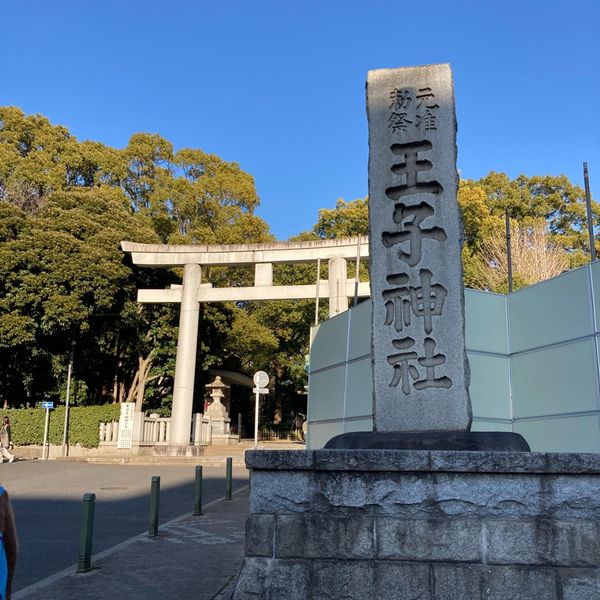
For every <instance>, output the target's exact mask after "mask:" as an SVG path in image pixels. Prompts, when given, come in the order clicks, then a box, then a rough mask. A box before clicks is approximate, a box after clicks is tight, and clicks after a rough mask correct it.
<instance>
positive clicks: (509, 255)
mask: <svg viewBox="0 0 600 600" xmlns="http://www.w3.org/2000/svg"><path fill="white" fill-rule="evenodd" d="M504 218H505V221H506V264H507V265H508V293H509V294H510V293H511V292H512V291H513V281H512V279H513V277H512V253H511V248H510V217H509V216H508V210H507V211H506V212H505V213H504Z"/></svg>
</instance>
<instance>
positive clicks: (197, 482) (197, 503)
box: [193, 465, 202, 517]
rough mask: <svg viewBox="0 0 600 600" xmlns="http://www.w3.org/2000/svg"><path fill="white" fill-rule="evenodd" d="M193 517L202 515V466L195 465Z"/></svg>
mask: <svg viewBox="0 0 600 600" xmlns="http://www.w3.org/2000/svg"><path fill="white" fill-rule="evenodd" d="M193 515H194V517H199V516H200V515H202V467H201V466H200V465H198V466H196V477H195V479H194V513H193Z"/></svg>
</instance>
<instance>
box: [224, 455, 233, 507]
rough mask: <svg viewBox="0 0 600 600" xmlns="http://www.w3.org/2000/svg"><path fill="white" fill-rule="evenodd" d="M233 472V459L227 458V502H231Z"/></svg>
mask: <svg viewBox="0 0 600 600" xmlns="http://www.w3.org/2000/svg"><path fill="white" fill-rule="evenodd" d="M232 470H233V458H231V456H229V457H228V458H227V464H226V469H225V500H231V474H232Z"/></svg>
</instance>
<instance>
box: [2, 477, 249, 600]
mask: <svg viewBox="0 0 600 600" xmlns="http://www.w3.org/2000/svg"><path fill="white" fill-rule="evenodd" d="M248 497H249V488H248V486H246V487H244V488H242V489H240V490H238V491H237V492H236V493H235V494H234V495H233V499H232V500H231V501H224V500H222V499H220V500H216V501H214V502H212V503H210V504H207V505H206V506H205V507H203V509H202V510H203V512H204V515H203V516H201V517H193V516H191V515H189V514H188V515H184V516H182V517H179V518H177V519H174V520H173V521H170V522H169V523H165V524H164V525H161V526H160V528H159V536H158V537H157V538H149V537H148V535H147V533H143V534H141V535H138V536H136V537H134V538H131V539H129V540H127V541H125V542H122V543H121V544H118V545H117V546H114V547H113V548H110V549H108V550H106V551H104V552H102V553H100V554H98V555H96V556H93V557H92V571H90V572H89V573H85V574H81V575H76V574H75V566H73V567H72V568H71V569H68V570H65V571H63V572H61V573H57V574H55V575H52V576H51V577H48V578H47V579H45V580H43V581H41V582H38V583H35V584H33V585H31V586H29V587H28V588H24V589H22V590H20V591H18V592H16V593H15V594H13V596H12V598H13V600H21V599H27V600H47V599H48V598H60V599H61V600H83V599H85V600H106V599H107V598H113V599H119V598H127V599H128V600H148V598H161V599H163V600H170V599H173V600H220V599H221V598H223V596H224V595H225V592H226V591H228V588H230V587H231V584H232V581H233V578H234V577H235V575H236V574H237V571H238V569H239V567H240V565H241V563H242V559H243V556H244V536H245V533H244V531H245V521H246V518H247V517H248Z"/></svg>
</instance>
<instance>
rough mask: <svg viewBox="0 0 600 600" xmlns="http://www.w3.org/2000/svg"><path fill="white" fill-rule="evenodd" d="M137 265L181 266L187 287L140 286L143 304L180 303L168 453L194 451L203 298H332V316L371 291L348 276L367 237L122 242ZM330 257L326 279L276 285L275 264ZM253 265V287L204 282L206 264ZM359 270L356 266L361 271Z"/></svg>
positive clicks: (365, 246)
mask: <svg viewBox="0 0 600 600" xmlns="http://www.w3.org/2000/svg"><path fill="white" fill-rule="evenodd" d="M121 248H122V249H123V251H124V252H129V253H131V258H132V261H133V263H134V264H136V265H139V266H146V267H175V266H179V267H181V266H183V285H181V286H173V287H171V288H170V289H163V290H138V297H137V300H138V302H141V303H147V304H151V303H176V302H178V303H180V304H181V309H180V315H179V336H178V339H177V358H176V363H175V382H174V386H173V408H172V412H171V435H170V445H169V449H168V454H169V455H182V454H186V455H187V454H194V453H195V452H197V451H198V450H197V449H194V447H193V446H190V427H191V420H192V410H193V395H194V375H195V364H196V346H197V339H198V317H199V308H200V302H237V301H241V300H248V301H255V300H301V299H312V298H316V299H319V298H323V297H325V298H329V316H330V317H332V316H335V315H337V314H339V313H341V312H343V311H345V310H347V309H348V298H351V297H365V296H369V295H370V284H369V283H368V282H362V283H361V282H359V281H357V278H348V277H347V259H355V260H356V261H357V264H358V262H359V261H360V259H363V258H368V256H369V244H368V237H367V236H359V237H354V238H339V239H333V240H317V241H308V242H274V243H271V244H240V245H229V246H219V245H211V246H207V245H191V246H183V245H182V246H175V245H173V246H171V245H160V244H138V243H135V242H126V241H123V242H121ZM321 260H327V261H328V264H329V278H328V280H321V279H319V281H318V282H315V284H314V285H273V264H274V263H283V264H294V263H311V262H318V261H319V262H320V261H321ZM251 264H253V265H254V269H255V271H254V272H255V276H254V286H252V287H231V288H214V287H212V284H210V283H205V284H203V283H202V282H201V273H202V267H208V266H236V265H251ZM357 272H358V270H357Z"/></svg>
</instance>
